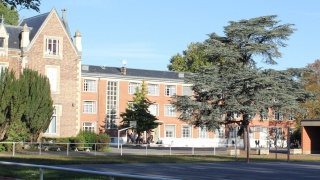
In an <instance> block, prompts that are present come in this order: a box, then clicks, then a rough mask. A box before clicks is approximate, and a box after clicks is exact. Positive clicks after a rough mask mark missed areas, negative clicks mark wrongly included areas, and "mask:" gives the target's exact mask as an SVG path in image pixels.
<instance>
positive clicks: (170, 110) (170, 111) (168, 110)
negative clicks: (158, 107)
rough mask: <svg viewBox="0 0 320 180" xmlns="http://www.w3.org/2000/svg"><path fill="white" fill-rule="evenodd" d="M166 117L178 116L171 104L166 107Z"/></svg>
mask: <svg viewBox="0 0 320 180" xmlns="http://www.w3.org/2000/svg"><path fill="white" fill-rule="evenodd" d="M164 116H172V117H175V116H176V109H175V108H174V107H173V106H172V105H171V104H166V105H164Z"/></svg>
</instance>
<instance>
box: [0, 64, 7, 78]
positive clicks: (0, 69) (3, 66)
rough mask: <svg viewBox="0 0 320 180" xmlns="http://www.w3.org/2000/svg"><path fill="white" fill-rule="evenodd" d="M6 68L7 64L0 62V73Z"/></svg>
mask: <svg viewBox="0 0 320 180" xmlns="http://www.w3.org/2000/svg"><path fill="white" fill-rule="evenodd" d="M7 68H8V66H7V65H1V64H0V75H1V73H2V71H4V70H5V69H7Z"/></svg>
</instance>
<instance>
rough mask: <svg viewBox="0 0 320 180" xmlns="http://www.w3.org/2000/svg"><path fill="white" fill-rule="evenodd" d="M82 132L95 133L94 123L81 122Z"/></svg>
mask: <svg viewBox="0 0 320 180" xmlns="http://www.w3.org/2000/svg"><path fill="white" fill-rule="evenodd" d="M82 130H83V131H91V132H96V123H95V122H83V123H82Z"/></svg>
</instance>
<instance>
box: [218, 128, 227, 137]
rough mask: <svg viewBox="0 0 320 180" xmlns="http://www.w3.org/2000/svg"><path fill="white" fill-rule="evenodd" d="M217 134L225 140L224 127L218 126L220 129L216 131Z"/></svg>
mask: <svg viewBox="0 0 320 180" xmlns="http://www.w3.org/2000/svg"><path fill="white" fill-rule="evenodd" d="M218 133H219V138H225V137H226V135H225V127H224V126H220V128H219V129H218Z"/></svg>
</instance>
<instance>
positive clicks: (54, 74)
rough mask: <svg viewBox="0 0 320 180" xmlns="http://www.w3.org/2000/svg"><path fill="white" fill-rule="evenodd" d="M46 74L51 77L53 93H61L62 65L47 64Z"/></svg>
mask: <svg viewBox="0 0 320 180" xmlns="http://www.w3.org/2000/svg"><path fill="white" fill-rule="evenodd" d="M46 76H47V77H48V79H49V83H50V90H51V93H59V90H60V67H59V66H53V65H46Z"/></svg>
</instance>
